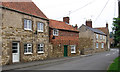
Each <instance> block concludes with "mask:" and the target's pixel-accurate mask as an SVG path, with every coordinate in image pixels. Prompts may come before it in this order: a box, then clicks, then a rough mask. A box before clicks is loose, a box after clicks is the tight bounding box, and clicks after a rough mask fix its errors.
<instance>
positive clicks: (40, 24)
mask: <svg viewBox="0 0 120 72" xmlns="http://www.w3.org/2000/svg"><path fill="white" fill-rule="evenodd" d="M37 31H38V32H43V31H44V24H43V23H41V22H38V23H37Z"/></svg>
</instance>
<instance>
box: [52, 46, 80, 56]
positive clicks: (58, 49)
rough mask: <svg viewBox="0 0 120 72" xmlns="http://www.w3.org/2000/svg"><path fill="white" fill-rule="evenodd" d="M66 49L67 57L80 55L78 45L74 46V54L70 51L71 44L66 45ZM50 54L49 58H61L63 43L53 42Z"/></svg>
mask: <svg viewBox="0 0 120 72" xmlns="http://www.w3.org/2000/svg"><path fill="white" fill-rule="evenodd" d="M67 51H68V54H67V55H68V56H69V57H72V56H78V55H80V52H79V45H77V46H76V53H74V54H72V53H71V45H68V47H67ZM51 54H52V55H50V56H51V57H50V58H61V57H64V45H57V44H53V52H52V53H51Z"/></svg>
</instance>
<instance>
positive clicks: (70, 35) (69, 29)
mask: <svg viewBox="0 0 120 72" xmlns="http://www.w3.org/2000/svg"><path fill="white" fill-rule="evenodd" d="M49 26H50V32H49V33H50V42H51V43H52V44H53V52H52V53H53V54H52V55H51V56H52V57H66V56H76V55H79V42H78V38H79V31H78V30H77V27H76V28H74V27H73V26H71V25H69V17H64V18H63V22H62V21H56V20H50V23H49Z"/></svg>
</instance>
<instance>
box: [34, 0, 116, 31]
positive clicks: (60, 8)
mask: <svg viewBox="0 0 120 72" xmlns="http://www.w3.org/2000/svg"><path fill="white" fill-rule="evenodd" d="M33 2H34V3H35V4H36V5H37V6H38V7H39V8H40V10H42V11H43V13H44V14H45V15H46V16H47V17H48V18H49V19H54V20H59V21H62V20H63V17H66V16H69V17H70V25H75V24H78V26H81V25H82V24H85V21H86V20H87V19H92V21H93V27H105V26H106V22H108V24H109V30H110V31H112V29H111V27H112V21H113V18H114V17H118V3H117V0H33Z"/></svg>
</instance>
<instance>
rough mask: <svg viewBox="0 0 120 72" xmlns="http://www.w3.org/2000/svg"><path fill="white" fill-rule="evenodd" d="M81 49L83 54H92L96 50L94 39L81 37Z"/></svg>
mask: <svg viewBox="0 0 120 72" xmlns="http://www.w3.org/2000/svg"><path fill="white" fill-rule="evenodd" d="M79 42H80V51H81V54H85V55H86V54H92V53H93V52H94V49H93V40H92V39H90V38H80V39H79Z"/></svg>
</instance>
